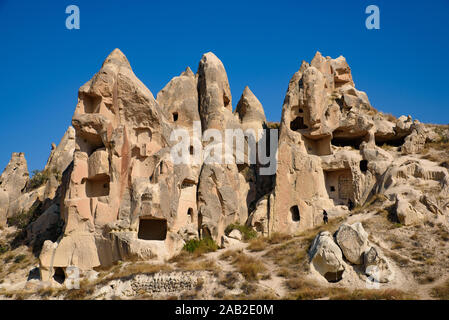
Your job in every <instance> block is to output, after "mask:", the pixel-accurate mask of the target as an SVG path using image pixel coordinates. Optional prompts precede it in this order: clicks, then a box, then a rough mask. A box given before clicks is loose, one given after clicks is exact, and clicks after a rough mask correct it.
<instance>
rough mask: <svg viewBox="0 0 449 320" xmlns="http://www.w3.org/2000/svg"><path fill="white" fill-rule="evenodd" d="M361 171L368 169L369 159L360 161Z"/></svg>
mask: <svg viewBox="0 0 449 320" xmlns="http://www.w3.org/2000/svg"><path fill="white" fill-rule="evenodd" d="M360 171H362V172H366V171H368V160H362V161H360Z"/></svg>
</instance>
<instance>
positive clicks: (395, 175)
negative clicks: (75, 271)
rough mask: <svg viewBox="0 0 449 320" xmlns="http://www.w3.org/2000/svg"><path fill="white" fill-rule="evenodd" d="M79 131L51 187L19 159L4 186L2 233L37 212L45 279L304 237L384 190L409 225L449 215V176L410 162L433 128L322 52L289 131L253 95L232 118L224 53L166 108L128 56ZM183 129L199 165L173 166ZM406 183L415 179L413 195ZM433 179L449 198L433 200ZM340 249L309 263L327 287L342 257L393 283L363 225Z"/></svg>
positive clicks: (320, 241)
mask: <svg viewBox="0 0 449 320" xmlns="http://www.w3.org/2000/svg"><path fill="white" fill-rule="evenodd" d="M72 126H73V128H72V127H70V128H69V129H68V130H67V132H66V134H65V135H64V137H63V139H62V140H61V142H60V144H59V145H58V146H57V147H56V146H54V145H53V146H52V151H51V154H50V157H49V159H48V162H47V165H46V167H45V169H44V171H43V172H44V173H45V174H46V175H45V177H46V179H45V181H44V183H43V184H41V185H38V186H35V185H33V184H32V183H31V182H30V181H31V180H30V179H29V174H28V170H27V165H26V161H25V158H24V155H23V154H17V153H15V154H13V156H12V159H11V161H10V163H9V164H8V166H7V168H6V169H5V171H4V172H3V174H2V175H1V177H0V224H3V225H4V224H5V223H6V219H7V217H12V216H14V215H18V214H20V213H22V212H26V211H27V210H30V208H32V209H33V210H37V211H35V212H38V213H39V214H38V215H37V216H38V217H37V219H35V220H34V221H33V223H32V224H30V226H29V227H28V228H27V239H28V240H27V241H28V242H29V243H30V244H32V245H33V246H36V247H38V248H39V250H40V249H41V253H40V270H41V277H42V280H48V279H50V278H51V277H52V275H53V274H55V272H59V273H60V272H63V271H64V270H65V269H66V268H67V267H70V266H76V267H78V268H80V269H81V270H91V269H93V268H96V267H99V266H108V265H111V264H113V263H114V262H116V261H118V260H132V259H141V260H155V261H163V260H167V259H169V258H170V257H172V256H174V255H176V254H177V253H179V251H180V250H181V248H182V247H183V245H184V244H185V243H186V241H188V240H190V239H196V238H204V237H211V238H213V239H214V240H215V241H216V242H217V243H219V244H222V245H223V246H226V245H229V244H230V243H232V242H233V241H237V240H236V239H233V238H232V236H231V235H229V236H226V235H225V234H224V231H225V229H226V227H227V226H228V225H230V224H233V223H239V224H247V225H248V226H251V227H253V228H254V229H255V230H256V231H257V232H259V233H260V234H261V235H264V236H270V235H271V234H272V233H273V232H282V233H289V234H296V233H300V232H303V231H305V230H308V229H311V228H314V227H316V226H319V225H321V224H322V223H323V216H322V213H323V210H326V211H327V212H328V214H329V217H330V219H332V218H333V217H334V216H337V215H341V214H345V213H347V212H348V209H352V208H348V207H352V206H362V205H363V204H365V203H366V202H367V200H369V199H370V197H372V196H374V195H376V194H377V193H382V194H384V195H385V197H386V199H387V200H386V202H388V203H389V204H391V206H392V208H394V211H395V213H396V216H397V218H398V221H399V222H400V223H403V224H406V225H408V224H413V223H418V222H419V221H421V220H422V218H423V217H424V216H425V215H429V214H434V215H435V214H437V215H438V214H446V213H447V212H448V210H449V204H448V203H444V200H442V199H444V197H445V196H446V197H447V195H448V193H449V187H448V186H449V175H448V172H447V169H446V168H445V167H443V166H437V165H435V164H434V163H432V162H430V161H427V160H425V159H420V160H416V159H410V158H408V155H410V154H413V153H416V152H419V151H420V150H422V149H423V148H424V146H425V143H426V142H427V141H429V139H433V138H432V137H431V132H430V131H429V130H428V128H426V127H425V126H424V125H423V124H421V123H419V121H417V120H413V119H412V118H411V117H410V116H409V117H406V116H402V117H400V118H398V119H396V118H394V117H392V116H389V115H384V114H382V113H380V112H378V111H377V110H376V109H374V108H373V107H372V106H371V104H370V102H369V99H368V96H367V95H366V93H364V92H362V91H359V90H358V89H356V88H355V83H354V80H353V77H352V74H351V69H350V67H349V65H348V63H347V62H346V59H345V58H344V57H338V58H336V59H332V58H330V57H324V56H322V55H321V54H320V53H319V52H318V53H317V54H316V55H315V57H314V58H313V59H312V61H311V63H307V62H305V61H304V62H302V64H301V67H300V69H299V70H298V71H297V72H296V73H295V74H294V75H293V77H292V78H291V80H290V82H289V83H288V88H287V93H286V96H285V99H284V103H283V106H282V117H281V121H280V126H279V127H280V132H279V135H278V133H277V128H276V125H273V124H269V123H268V122H267V120H266V117H265V113H264V109H263V107H262V104H261V103H260V101H259V100H258V99H257V97H256V96H255V95H254V93H253V92H252V91H251V90H250V89H249V88H248V87H246V88H245V89H244V92H243V93H242V95H241V97H240V100H239V101H238V103H237V106H236V109H235V111H234V112H233V110H232V96H231V90H230V86H229V82H228V77H227V74H226V70H225V67H224V65H223V63H222V62H221V61H220V60H219V59H218V58H217V57H216V56H215V55H214V54H213V53H211V52H209V53H206V54H204V55H203V57H202V58H201V61H200V63H199V66H198V71H197V73H196V74H194V73H193V72H192V70H191V69H190V68H187V69H186V70H185V71H184V72H182V73H181V74H180V75H179V76H176V77H174V78H173V79H172V80H171V81H170V82H169V83H168V84H167V85H166V86H165V87H164V88H163V89H162V90H161V91H160V92H159V93H158V94H157V98H156V99H155V98H154V96H153V94H152V93H151V92H150V90H148V89H147V88H146V87H145V85H144V84H143V83H142V82H141V81H140V80H139V79H138V78H137V77H136V76H135V74H134V73H133V70H132V68H131V66H130V64H129V62H128V60H127V58H126V57H125V55H124V54H123V53H122V52H121V51H120V50H118V49H116V50H114V51H113V52H112V53H111V54H110V55H109V56H108V57H107V58H106V60H105V61H104V63H103V65H102V67H101V69H100V70H99V71H98V73H96V74H95V75H94V76H93V77H92V79H91V80H89V81H88V82H87V83H85V84H84V85H83V86H81V88H80V89H79V92H78V103H77V105H76V109H75V113H74V115H73V118H72ZM178 130H181V131H182V132H187V137H186V138H187V139H189V143H190V144H188V145H187V146H186V148H187V154H188V156H187V157H188V159H189V160H190V161H189V162H188V163H178V162H176V161H174V160H173V157H172V156H173V155H172V151H173V150H175V147H176V146H177V145H178V142H179V140H176V137H174V136H173V133H174V132H175V131H176V132H178ZM238 130H242V131H243V132H244V133H245V134H244V135H243V137H244V139H243V140H242V141H243V143H241V144H238V143H235V145H234V139H231V140H227V139H226V140H223V141H218V140H217V139H216V136H214V135H215V134H217V133H218V134H219V135H226V134H228V132H233V134H237V135H238V132H237V131H238ZM237 140H238V139H237ZM385 146H386V147H385ZM381 147H382V148H381ZM387 147H391V148H396V149H397V150H400V152H401V154H402V155H403V157H401V158H399V159H397V158H395V157H394V156H392V155H391V154H390V153H389V152H388V151H387V149H388V148H387ZM263 149H268V151H267V150H263ZM212 150H219V152H217V153H218V154H216V152H213V151H212ZM261 150H263V151H261ZM220 151H221V152H220ZM265 151H267V152H265ZM264 153H265V154H264ZM217 156H220V157H222V160H223V161H221V162H217V161H214V160H216V157H217ZM275 156H277V158H275ZM270 157H271V159H276V160H275V161H274V163H271V165H273V168H274V170H272V171H270V170H267V169H268V168H269V167H270V163H269V162H267V161H265V160H266V159H270ZM252 160H254V161H252ZM404 180H408V181H415V182H416V184H414V185H413V188H412V190H405V188H404V187H403V186H402V185H401V183H402V182H403V181H404ZM422 181H425V182H426V183H428V184H429V188H433V189H432V190H435V188H436V187H437V186H438V188H439V189H437V190H436V191H435V192H426V191H422V190H420V189H419V187H418V186H419V185H420V183H421V182H422ZM413 202H415V204H416V205H411V204H410V203H413ZM351 203H352V205H351ZM36 208H37V209H36ZM58 228H59V229H61V230H60V231H58V232H56V231H55V230H56V229H58ZM59 229H58V230H59ZM44 240H47V241H45V242H44ZM335 241H336V242H335ZM335 241H334V240H333V238H332V236H331V235H330V234H328V233H322V234H320V235H319V237H317V239H315V241H314V244H313V246H312V250H311V253H310V256H311V261H312V263H313V265H314V267H315V268H316V269H317V270H318V271H319V272H320V273H321V274H322V275H323V276H325V277H326V278H328V277H336V278H339V277H341V276H342V274H343V272H344V270H345V264H346V262H345V261H343V260H344V259H343V257H345V259H346V261H348V263H350V264H354V265H359V266H363V267H365V268H367V269H368V267H370V268H372V266H377V267H378V268H379V269H380V270H381V271H382V272H381V276H380V278H381V280H379V281H384V280H385V277H387V276H388V272H389V271H388V270H389V268H388V262H387V261H386V259H385V258H384V257H383V256H382V255H381V253H380V252H379V251H378V249H376V248H374V247H372V246H371V245H370V244H369V243H368V240H367V236H366V233H364V231H363V227H361V225H352V226H351V225H342V226H341V227H340V229H339V230H338V232H337V234H336V240H335ZM42 242H43V244H42ZM366 274H371V273H370V271H366Z"/></svg>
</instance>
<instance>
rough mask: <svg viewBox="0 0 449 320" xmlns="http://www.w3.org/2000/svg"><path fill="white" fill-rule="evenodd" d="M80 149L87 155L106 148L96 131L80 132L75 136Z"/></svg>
mask: <svg viewBox="0 0 449 320" xmlns="http://www.w3.org/2000/svg"><path fill="white" fill-rule="evenodd" d="M77 143H78V144H79V146H80V150H81V151H83V152H86V153H87V155H88V156H91V155H92V153H94V152H95V151H97V150H99V149H106V148H105V145H104V143H103V140H102V139H101V136H100V135H99V134H96V133H82V134H80V135H79V136H78V137H77Z"/></svg>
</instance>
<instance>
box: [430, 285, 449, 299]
mask: <svg viewBox="0 0 449 320" xmlns="http://www.w3.org/2000/svg"><path fill="white" fill-rule="evenodd" d="M430 295H431V296H432V297H434V298H436V299H440V300H449V280H447V281H446V282H445V283H444V284H443V285H440V286H436V287H434V288H432V291H431V292H430Z"/></svg>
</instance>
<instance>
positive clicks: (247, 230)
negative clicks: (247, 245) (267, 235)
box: [225, 223, 257, 240]
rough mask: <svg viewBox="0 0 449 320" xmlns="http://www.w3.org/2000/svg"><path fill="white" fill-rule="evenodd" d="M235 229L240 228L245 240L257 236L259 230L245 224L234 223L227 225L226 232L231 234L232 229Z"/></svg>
mask: <svg viewBox="0 0 449 320" xmlns="http://www.w3.org/2000/svg"><path fill="white" fill-rule="evenodd" d="M234 229H235V230H238V231H240V232H241V233H242V235H243V239H244V240H251V239H254V238H257V232H256V231H255V230H254V229H253V228H251V227H248V226H244V225H241V224H238V223H233V224H230V225H229V226H227V227H226V230H225V234H226V235H229V234H230V233H231V231H232V230H234Z"/></svg>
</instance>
